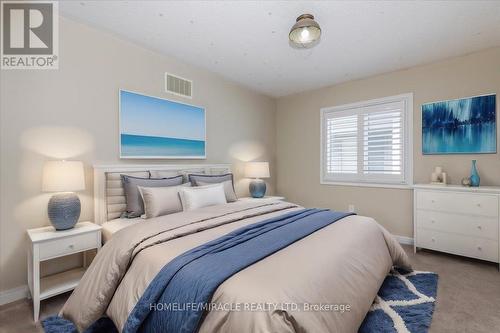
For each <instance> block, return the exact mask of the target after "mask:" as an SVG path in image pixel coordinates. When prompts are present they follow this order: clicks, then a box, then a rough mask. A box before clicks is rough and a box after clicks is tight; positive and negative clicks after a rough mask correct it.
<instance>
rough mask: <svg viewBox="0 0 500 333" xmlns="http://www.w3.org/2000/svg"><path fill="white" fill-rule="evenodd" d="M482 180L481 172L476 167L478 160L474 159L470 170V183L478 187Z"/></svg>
mask: <svg viewBox="0 0 500 333" xmlns="http://www.w3.org/2000/svg"><path fill="white" fill-rule="evenodd" d="M480 181H481V178H480V177H479V173H478V172H477V169H476V160H472V168H471V170H470V185H471V186H475V187H477V186H479V182H480Z"/></svg>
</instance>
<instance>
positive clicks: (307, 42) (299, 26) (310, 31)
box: [288, 14, 321, 48]
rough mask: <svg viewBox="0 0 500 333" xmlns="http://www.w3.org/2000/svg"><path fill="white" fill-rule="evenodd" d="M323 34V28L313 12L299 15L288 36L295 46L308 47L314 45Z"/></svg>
mask: <svg viewBox="0 0 500 333" xmlns="http://www.w3.org/2000/svg"><path fill="white" fill-rule="evenodd" d="M320 36H321V28H320V27H319V24H318V22H316V21H315V20H314V16H313V15H311V14H302V15H300V16H299V17H297V22H296V23H295V24H294V25H293V27H292V29H291V30H290V33H289V34H288V38H290V41H291V42H292V44H293V45H294V46H297V47H301V48H308V47H311V46H314V45H315V44H316V42H317V41H318V40H319V37H320Z"/></svg>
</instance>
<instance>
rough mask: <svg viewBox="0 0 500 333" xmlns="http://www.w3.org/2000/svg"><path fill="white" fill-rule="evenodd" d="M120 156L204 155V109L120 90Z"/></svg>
mask: <svg viewBox="0 0 500 333" xmlns="http://www.w3.org/2000/svg"><path fill="white" fill-rule="evenodd" d="M120 142H121V157H124V158H127V157H128V158H140V157H154V158H205V152H206V149H205V148H206V147H205V146H206V145H205V109H203V108H200V107H197V106H193V105H188V104H183V103H179V102H174V101H169V100H166V99H162V98H157V97H151V96H146V95H142V94H138V93H134V92H130V91H124V90H121V91H120Z"/></svg>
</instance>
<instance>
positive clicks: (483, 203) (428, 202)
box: [416, 190, 498, 217]
mask: <svg viewBox="0 0 500 333" xmlns="http://www.w3.org/2000/svg"><path fill="white" fill-rule="evenodd" d="M416 205H417V209H430V210H434V211H442V212H450V213H455V214H473V215H481V216H491V217H498V196H496V195H488V194H477V193H453V192H444V191H443V192H438V191H425V190H419V191H417V203H416Z"/></svg>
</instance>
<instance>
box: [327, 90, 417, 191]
mask: <svg viewBox="0 0 500 333" xmlns="http://www.w3.org/2000/svg"><path fill="white" fill-rule="evenodd" d="M409 108H411V95H401V96H394V97H388V98H384V99H379V100H374V101H367V102H362V103H356V104H351V105H346V106H340V107H335V108H328V109H322V111H321V113H322V118H321V122H322V124H321V126H322V135H321V141H322V151H321V157H322V173H321V178H322V181H323V182H361V183H375V184H378V183H381V184H386V183H390V184H408V183H409V181H410V175H411V170H410V161H411V154H410V152H409V150H410V149H411V146H410V139H411V134H410V133H409V131H410V130H411V129H409V125H408V123H409V118H410V117H409V116H408V109H409ZM410 115H411V114H410Z"/></svg>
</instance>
